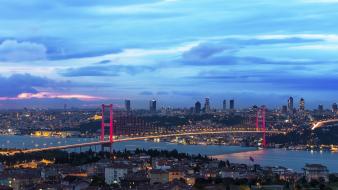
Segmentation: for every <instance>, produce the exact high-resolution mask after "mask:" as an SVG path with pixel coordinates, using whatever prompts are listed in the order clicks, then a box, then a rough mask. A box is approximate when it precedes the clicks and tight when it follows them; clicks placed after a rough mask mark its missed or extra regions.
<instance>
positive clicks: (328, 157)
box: [0, 136, 338, 172]
mask: <svg viewBox="0 0 338 190" xmlns="http://www.w3.org/2000/svg"><path fill="white" fill-rule="evenodd" d="M95 140H96V139H92V138H57V137H48V138H46V137H32V136H0V145H1V148H18V149H22V148H37V147H40V148H41V147H48V146H57V145H60V146H61V145H66V144H76V143H82V142H90V141H95ZM113 148H114V150H124V149H127V150H135V149H136V148H143V149H165V150H174V149H176V150H178V151H179V152H184V153H188V154H203V155H208V156H212V157H214V158H217V159H222V160H227V159H228V160H229V161H231V162H236V163H245V164H255V163H257V164H260V165H262V166H284V167H287V168H291V169H294V170H295V171H298V172H300V171H301V169H302V167H303V166H304V165H305V164H306V163H320V164H324V165H326V166H327V167H328V168H329V169H330V171H331V172H338V164H337V160H338V154H337V153H330V152H310V151H290V150H284V149H265V150H257V149H256V148H254V147H240V146H218V145H208V146H206V145H181V144H173V143H168V142H158V143H157V142H156V143H155V142H152V141H129V142H119V143H114V145H113ZM88 149H89V147H87V148H82V149H81V150H82V151H85V150H88ZM91 149H92V150H95V149H96V150H100V147H91ZM70 151H80V149H79V148H77V149H73V150H70ZM250 157H253V158H254V160H255V161H254V162H252V161H250V159H249V158H250Z"/></svg>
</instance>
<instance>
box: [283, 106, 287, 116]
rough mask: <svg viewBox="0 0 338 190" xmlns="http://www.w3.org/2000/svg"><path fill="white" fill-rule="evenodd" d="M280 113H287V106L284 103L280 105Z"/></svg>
mask: <svg viewBox="0 0 338 190" xmlns="http://www.w3.org/2000/svg"><path fill="white" fill-rule="evenodd" d="M282 113H283V114H286V113H288V107H287V106H286V105H284V106H283V107H282Z"/></svg>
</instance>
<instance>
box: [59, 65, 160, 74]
mask: <svg viewBox="0 0 338 190" xmlns="http://www.w3.org/2000/svg"><path fill="white" fill-rule="evenodd" d="M106 63H107V62H104V63H102V62H100V64H104V65H95V66H86V67H79V68H69V69H65V70H61V71H59V73H60V74H61V75H62V76H65V77H81V76H119V75H120V74H121V73H126V74H129V75H136V74H139V73H142V72H147V71H153V70H155V68H153V67H149V66H129V65H107V64H106Z"/></svg>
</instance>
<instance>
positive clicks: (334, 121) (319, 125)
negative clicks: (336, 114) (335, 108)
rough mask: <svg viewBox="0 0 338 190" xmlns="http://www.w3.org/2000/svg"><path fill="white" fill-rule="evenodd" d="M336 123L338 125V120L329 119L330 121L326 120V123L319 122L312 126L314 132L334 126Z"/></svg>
mask: <svg viewBox="0 0 338 190" xmlns="http://www.w3.org/2000/svg"><path fill="white" fill-rule="evenodd" d="M334 123H338V119H329V120H325V121H318V122H317V123H314V124H313V126H312V128H311V129H312V130H315V129H318V128H321V127H324V126H326V125H329V124H334Z"/></svg>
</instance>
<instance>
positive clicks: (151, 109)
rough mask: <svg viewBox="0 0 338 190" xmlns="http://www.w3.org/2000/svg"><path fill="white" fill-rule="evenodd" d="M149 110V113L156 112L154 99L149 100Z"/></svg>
mask: <svg viewBox="0 0 338 190" xmlns="http://www.w3.org/2000/svg"><path fill="white" fill-rule="evenodd" d="M149 111H150V112H151V113H155V112H156V100H154V99H153V100H150V101H149Z"/></svg>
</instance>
